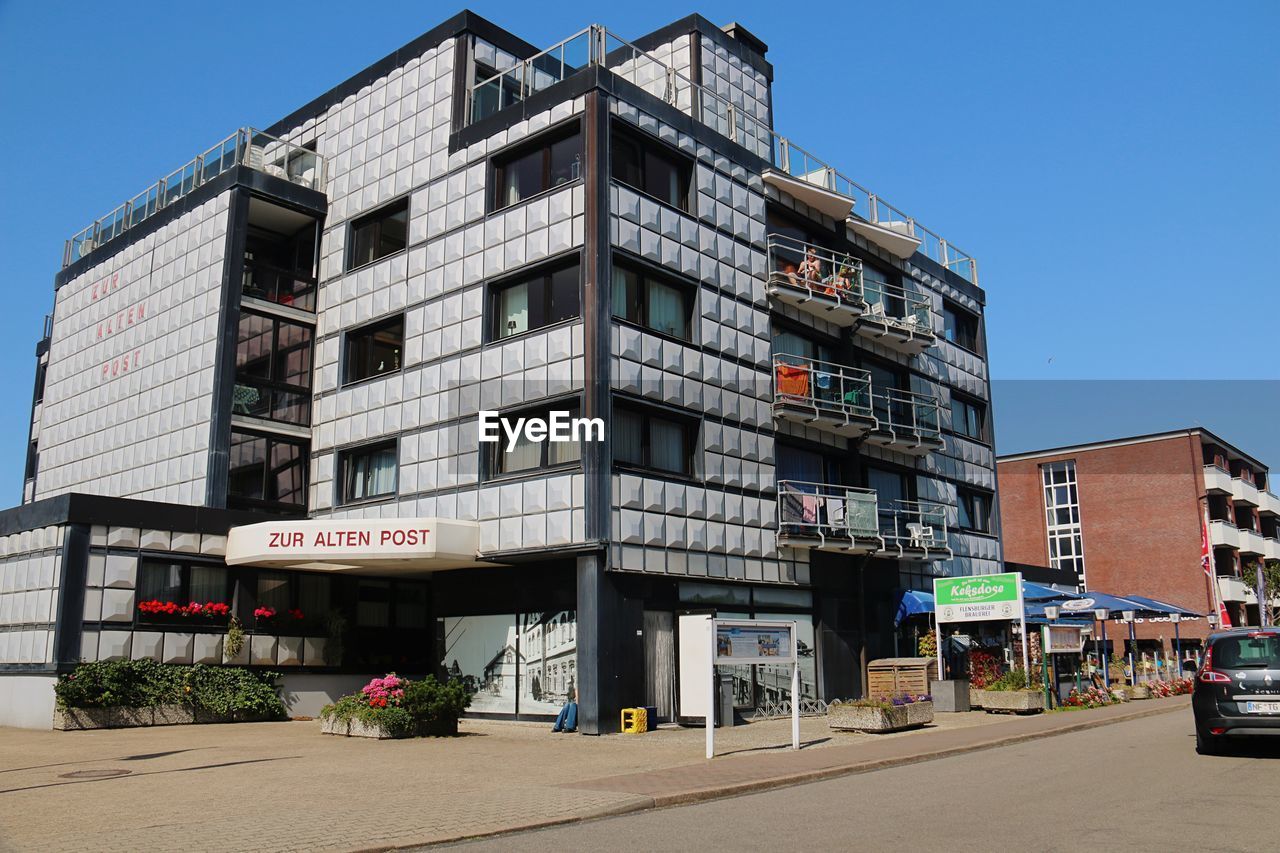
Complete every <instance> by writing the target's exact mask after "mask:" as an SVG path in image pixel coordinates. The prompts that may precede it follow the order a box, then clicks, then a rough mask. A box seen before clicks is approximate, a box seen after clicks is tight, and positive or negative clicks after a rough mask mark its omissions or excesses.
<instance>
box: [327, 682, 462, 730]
mask: <svg viewBox="0 0 1280 853" xmlns="http://www.w3.org/2000/svg"><path fill="white" fill-rule="evenodd" d="M387 678H388V679H392V678H395V674H394V673H392V674H390V675H388V676H387ZM379 681H380V679H374V681H373V682H370V686H369V687H366V688H365V689H364V690H362V691H361V692H359V693H352V694H349V695H347V696H343V697H342V698H341V699H339V700H338V701H336V702H334V703H333V704H332V705H326V706H324V708H322V709H321V710H320V717H321V718H322V719H325V720H335V721H338V722H345V721H349V720H358V721H360V722H362V723H364V724H365V725H368V726H380V727H382V728H383V729H386V731H387V732H388V734H391V735H394V736H397V737H403V736H408V735H416V734H441V733H444V732H447V731H453V730H456V725H457V721H458V719H459V718H460V717H461V716H462V713H463V711H465V710H466V709H467V706H468V705H470V704H471V697H470V696H469V695H468V694H467V691H466V689H465V688H464V687H463V686H462V684H461V682H459V681H457V680H456V679H450V680H449V681H448V682H447V683H445V684H441V683H440V682H438V681H436V679H435V677H434V676H430V675H428V676H427V677H426V678H423V679H421V680H420V681H410V680H408V679H397V683H398V684H399V685H400V687H399V688H398V690H402V691H403V693H400V694H399V695H394V694H393V695H390V696H389V699H388V698H384V700H383V704H382V705H376V704H375V705H371V704H370V700H371V696H372V695H384V694H381V693H378V694H371V693H370V688H371V687H372V686H373V685H374V684H376V683H378V682H379Z"/></svg>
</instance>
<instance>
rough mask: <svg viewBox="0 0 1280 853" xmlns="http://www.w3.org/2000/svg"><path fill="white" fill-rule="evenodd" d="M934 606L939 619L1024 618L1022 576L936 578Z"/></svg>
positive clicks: (982, 619) (973, 620) (946, 620)
mask: <svg viewBox="0 0 1280 853" xmlns="http://www.w3.org/2000/svg"><path fill="white" fill-rule="evenodd" d="M933 599H934V608H935V610H936V612H937V617H938V621H939V622H984V621H988V620H998V619H1016V620H1020V619H1022V575H1021V574H1019V573H1018V572H1009V573H1006V574H1002V575H974V576H971V577H962V578H935V579H934V581H933Z"/></svg>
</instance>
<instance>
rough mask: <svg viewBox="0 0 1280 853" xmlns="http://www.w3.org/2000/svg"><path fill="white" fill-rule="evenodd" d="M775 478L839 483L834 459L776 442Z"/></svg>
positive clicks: (804, 481)
mask: <svg viewBox="0 0 1280 853" xmlns="http://www.w3.org/2000/svg"><path fill="white" fill-rule="evenodd" d="M776 449H777V460H778V464H777V478H778V481H779V482H781V481H783V480H793V481H797V482H801V483H839V482H840V466H839V464H838V463H837V461H836V459H835V458H834V457H831V456H827V455H826V454H823V453H818V452H817V451H814V450H805V449H803V448H799V447H794V446H792V445H789V444H785V443H782V442H778V443H777V446H776Z"/></svg>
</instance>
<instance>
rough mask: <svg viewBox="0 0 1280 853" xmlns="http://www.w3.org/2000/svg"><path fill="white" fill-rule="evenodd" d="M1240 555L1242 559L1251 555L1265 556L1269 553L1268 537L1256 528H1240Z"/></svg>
mask: <svg viewBox="0 0 1280 853" xmlns="http://www.w3.org/2000/svg"><path fill="white" fill-rule="evenodd" d="M1237 532H1238V537H1239V542H1240V545H1239V548H1240V556H1241V558H1242V559H1246V562H1247V558H1249V557H1265V556H1266V555H1267V550H1268V549H1267V538H1266V537H1265V536H1263V535H1262V534H1261V533H1258V532H1257V531H1255V530H1250V529H1248V528H1247V527H1241V528H1239V529H1238V531H1237Z"/></svg>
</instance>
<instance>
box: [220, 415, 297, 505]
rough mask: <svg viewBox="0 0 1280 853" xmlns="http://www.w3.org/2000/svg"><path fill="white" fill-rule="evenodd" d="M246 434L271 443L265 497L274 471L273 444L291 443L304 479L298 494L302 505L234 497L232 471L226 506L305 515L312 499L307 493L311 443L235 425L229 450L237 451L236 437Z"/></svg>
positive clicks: (266, 466) (265, 467)
mask: <svg viewBox="0 0 1280 853" xmlns="http://www.w3.org/2000/svg"><path fill="white" fill-rule="evenodd" d="M236 435H243V436H246V437H248V438H254V439H264V440H265V441H267V442H268V444H267V452H266V463H265V464H264V466H263V480H262V483H261V490H262V493H263V494H266V493H267V491H268V489H267V486H268V484H269V483H270V480H271V477H272V475H273V473H274V472H273V471H272V468H271V451H272V449H273V448H272V445H273V444H288V445H291V446H293V447H296V448H297V449H298V457H299V459H298V462H299V469H298V470H299V472H300V476H301V484H300V486H299V491H300V492H301V494H302V502H301V503H288V502H286V501H279V500H268V499H266V498H254V497H245V496H243V495H236V494H233V493H232V491H231V485H232V483H233V482H234V480H233V477H232V474H231V472H230V470H228V474H227V506H228V507H229V508H232V509H236V508H240V509H265V510H269V511H275V512H280V511H284V512H305V511H306V510H307V507H308V504H309V499H308V490H309V489H310V487H311V483H310V480H309V477H310V472H311V442H310V441H307V440H306V439H303V438H294V437H292V436H284V435H279V434H277V433H269V432H265V431H261V430H252V429H245V428H242V427H239V426H233V427H232V430H231V436H232V439H231V442H230V443H229V444H228V447H229V448H231V449H232V450H234V447H235V436H236ZM231 461H232V460H231V459H228V460H227V466H228V469H230V465H231Z"/></svg>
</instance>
